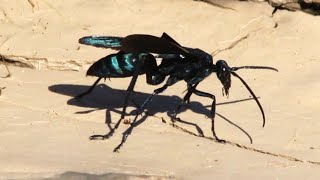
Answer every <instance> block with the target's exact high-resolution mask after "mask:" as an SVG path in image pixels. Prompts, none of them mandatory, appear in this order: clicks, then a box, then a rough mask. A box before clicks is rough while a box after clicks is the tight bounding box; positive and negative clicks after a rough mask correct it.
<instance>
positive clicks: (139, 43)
mask: <svg viewBox="0 0 320 180" xmlns="http://www.w3.org/2000/svg"><path fill="white" fill-rule="evenodd" d="M79 43H81V44H86V45H92V46H95V47H103V48H112V49H116V50H119V52H118V53H115V54H110V55H108V56H106V57H104V58H102V59H100V60H98V61H97V62H95V63H94V64H93V65H92V66H91V67H90V68H89V70H88V71H87V75H90V76H97V77H98V79H97V81H96V82H95V83H94V84H93V85H92V86H91V87H90V88H89V90H88V91H86V92H84V93H82V94H80V95H78V96H77V97H82V96H84V95H86V94H88V93H90V92H91V91H92V90H93V88H94V87H95V86H96V85H97V83H98V82H99V81H100V80H101V79H102V78H122V77H130V76H132V80H131V82H130V85H129V87H128V89H127V95H126V97H125V102H124V106H123V111H122V114H121V119H123V118H124V116H125V111H126V107H127V106H128V101H129V98H130V94H131V92H132V91H133V88H134V86H135V83H136V80H137V77H138V76H139V75H141V74H146V77H147V78H146V79H147V83H148V84H150V85H158V84H160V83H162V82H164V80H165V79H166V78H167V77H168V78H167V80H166V82H165V84H164V85H163V86H162V87H161V88H158V89H156V90H154V92H153V94H151V95H150V97H149V98H148V99H147V100H146V101H145V102H144V103H143V104H142V106H141V107H140V108H139V111H138V114H137V116H138V115H139V114H140V113H142V112H143V110H144V108H145V107H146V106H147V105H148V103H150V102H151V100H152V98H153V97H154V96H155V95H156V94H159V93H162V92H163V91H164V90H166V89H167V88H168V87H169V86H172V85H174V84H175V83H177V82H178V81H180V80H184V81H185V82H186V83H187V93H186V95H185V96H184V98H183V102H182V103H181V104H183V103H189V101H190V97H191V95H192V94H196V95H198V96H202V97H208V98H211V99H212V105H211V131H212V133H213V137H214V138H215V139H216V140H217V141H218V142H225V141H224V140H221V139H219V138H218V137H217V135H216V133H215V127H214V118H215V110H216V98H215V96H214V95H213V94H210V93H207V92H203V91H200V90H198V89H196V88H197V86H198V84H199V83H200V82H201V81H202V80H204V78H206V77H207V76H209V75H210V74H211V73H217V77H218V79H219V80H220V82H221V83H222V85H223V90H224V93H225V94H226V95H228V93H229V89H230V87H231V75H233V76H235V77H237V78H238V79H239V80H240V81H241V82H242V83H243V84H244V86H245V87H246V88H247V89H248V91H249V92H250V94H251V95H252V97H253V98H254V100H255V101H256V103H257V104H258V106H259V108H260V111H261V113H262V117H263V126H264V125H265V115H264V111H263V108H262V106H261V104H260V102H259V100H258V99H257V97H256V95H255V94H254V93H253V91H252V90H251V88H250V87H249V85H248V84H247V83H246V82H245V81H244V80H243V79H242V78H241V77H240V76H239V75H238V74H237V73H236V72H235V71H237V70H239V69H269V70H274V71H278V70H277V69H275V68H273V67H266V66H241V67H229V66H228V64H227V62H226V61H224V60H218V61H217V62H216V64H214V63H213V58H212V56H211V55H210V54H208V53H206V52H204V51H202V50H201V49H198V48H189V47H183V46H181V45H180V44H179V43H177V42H176V41H175V40H174V39H173V38H171V37H170V36H169V35H168V34H166V33H163V35H162V36H161V37H156V36H152V35H145V34H133V35H129V36H127V37H124V38H121V37H114V36H87V37H83V38H81V39H80V40H79ZM153 54H156V55H153ZM156 58H159V59H161V63H160V64H159V65H157V63H156ZM181 104H180V105H181ZM180 105H179V107H178V109H179V108H180ZM137 116H136V117H137ZM121 119H120V120H119V121H118V123H117V124H116V126H115V128H114V129H116V128H117V127H118V126H119V124H120V122H121ZM136 119H137V118H135V120H136ZM135 120H134V121H135ZM133 123H134V122H133ZM130 132H131V131H129V132H128V133H127V134H125V135H124V137H123V141H122V143H121V144H120V145H119V146H118V147H117V148H116V149H115V151H117V150H119V148H120V147H121V145H122V144H123V143H124V142H125V140H126V138H127V136H128V134H130ZM109 136H110V133H108V134H107V135H94V136H91V139H95V138H97V137H101V138H108V137H109Z"/></svg>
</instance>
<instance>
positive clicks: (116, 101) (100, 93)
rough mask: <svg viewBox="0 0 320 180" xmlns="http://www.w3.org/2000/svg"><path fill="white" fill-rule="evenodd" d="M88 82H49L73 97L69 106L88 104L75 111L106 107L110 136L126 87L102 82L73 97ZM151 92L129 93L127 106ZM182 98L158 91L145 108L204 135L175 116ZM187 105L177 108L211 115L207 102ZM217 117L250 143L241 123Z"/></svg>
mask: <svg viewBox="0 0 320 180" xmlns="http://www.w3.org/2000/svg"><path fill="white" fill-rule="evenodd" d="M88 87H89V86H84V85H74V84H56V85H52V86H49V88H48V89H49V90H50V91H51V92H54V93H58V94H62V95H67V96H71V97H72V98H71V99H69V100H68V101H67V104H68V105H72V106H78V107H85V108H91V109H90V110H85V111H78V112H76V114H86V113H91V112H93V111H97V110H103V109H106V120H105V123H106V124H107V126H108V128H109V130H110V132H109V133H108V134H109V135H110V136H112V135H113V133H114V128H113V127H112V126H111V124H113V123H112V120H111V112H113V113H117V114H121V113H122V111H121V110H118V109H119V108H122V106H123V100H124V96H125V94H126V90H125V89H123V90H122V89H114V88H111V87H109V86H107V85H105V84H99V85H97V87H96V88H95V89H94V93H91V94H89V95H87V96H86V97H83V98H81V99H77V98H74V97H75V96H76V95H78V94H79V92H83V91H85V90H87V89H88ZM149 96H150V94H149V93H142V92H135V93H134V94H133V95H132V97H131V98H132V101H130V103H129V106H132V107H134V108H137V107H139V105H140V104H142V103H143V102H144V101H145V99H147V98H148V97H149ZM249 100H253V99H252V98H247V99H241V100H236V101H228V102H223V103H217V105H218V106H219V105H225V104H234V103H240V102H243V101H249ZM181 101H182V99H181V98H180V97H178V96H167V95H158V96H156V97H155V98H154V99H153V102H156V103H151V104H150V106H148V107H147V109H146V114H147V116H148V115H154V114H156V113H159V112H160V113H161V112H164V113H167V115H168V116H169V117H170V118H171V120H172V121H177V122H180V123H183V124H186V125H190V126H194V127H195V128H196V130H197V131H198V133H199V135H200V136H204V134H203V131H202V130H201V128H200V127H199V126H198V125H197V124H196V123H192V122H188V121H185V120H182V119H180V118H174V117H175V116H174V113H175V112H173V110H174V109H175V108H176V107H177V106H178V105H179V104H180V103H181ZM186 106H187V107H185V108H182V109H180V113H181V112H183V111H185V110H186V109H189V110H191V111H192V112H195V113H199V114H203V115H205V116H208V117H209V116H210V110H209V109H207V108H208V107H210V105H209V106H204V105H202V104H201V103H199V102H195V101H191V102H190V104H188V105H186ZM136 113H137V112H136V110H133V111H131V112H129V113H128V114H129V115H136ZM216 115H218V116H219V117H221V118H222V119H223V120H225V121H226V122H228V123H230V124H231V125H233V126H235V127H236V128H238V129H239V130H240V131H242V132H243V133H244V134H245V135H246V136H247V137H248V138H249V140H250V143H252V138H251V136H250V135H249V134H248V133H247V132H246V131H245V130H244V129H243V128H241V127H240V126H238V125H236V124H235V123H233V122H232V121H231V120H229V119H228V118H226V117H224V116H223V115H221V114H219V113H216ZM147 116H142V118H141V119H139V120H138V121H136V122H135V123H134V124H132V126H130V127H129V128H130V130H126V131H125V132H124V133H123V134H124V135H125V134H126V133H128V132H130V133H131V131H132V129H133V128H134V127H136V126H138V125H140V124H141V123H143V122H144V121H145V120H146V117H147Z"/></svg>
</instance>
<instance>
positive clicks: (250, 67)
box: [230, 66, 278, 72]
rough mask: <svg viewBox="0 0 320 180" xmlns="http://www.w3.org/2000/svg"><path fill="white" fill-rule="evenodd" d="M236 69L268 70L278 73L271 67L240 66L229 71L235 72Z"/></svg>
mask: <svg viewBox="0 0 320 180" xmlns="http://www.w3.org/2000/svg"><path fill="white" fill-rule="evenodd" d="M238 69H269V70H273V71H277V72H278V69H276V68H273V67H268V66H240V67H232V68H230V70H231V71H236V70H238Z"/></svg>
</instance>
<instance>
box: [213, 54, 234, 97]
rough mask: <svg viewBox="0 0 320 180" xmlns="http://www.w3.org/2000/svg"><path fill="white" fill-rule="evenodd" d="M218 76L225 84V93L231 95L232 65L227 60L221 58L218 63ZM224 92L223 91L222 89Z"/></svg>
mask: <svg viewBox="0 0 320 180" xmlns="http://www.w3.org/2000/svg"><path fill="white" fill-rule="evenodd" d="M216 70H217V76H218V79H219V80H220V82H221V83H222V85H223V89H222V90H224V92H225V94H226V95H227V96H228V95H229V89H230V87H231V74H230V67H229V66H228V64H227V62H226V61H224V60H219V61H217V63H216ZM222 92H223V91H222Z"/></svg>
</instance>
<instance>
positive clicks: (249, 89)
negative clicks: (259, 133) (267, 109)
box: [231, 72, 266, 127]
mask: <svg viewBox="0 0 320 180" xmlns="http://www.w3.org/2000/svg"><path fill="white" fill-rule="evenodd" d="M231 74H232V75H234V76H235V77H237V78H239V79H240V81H241V82H242V84H243V85H244V86H246V88H247V89H248V91H249V92H250V94H251V95H252V97H253V99H254V100H255V101H256V102H257V104H258V106H259V108H260V111H261V113H262V118H263V123H262V127H264V125H265V123H266V118H265V115H264V111H263V108H262V106H261V104H260V102H259V100H258V98H257V96H256V95H255V94H254V93H253V91H252V90H251V88H250V87H249V85H248V84H247V83H246V82H245V81H244V80H243V79H242V78H241V77H240V76H239V75H238V74H237V73H235V72H231Z"/></svg>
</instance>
